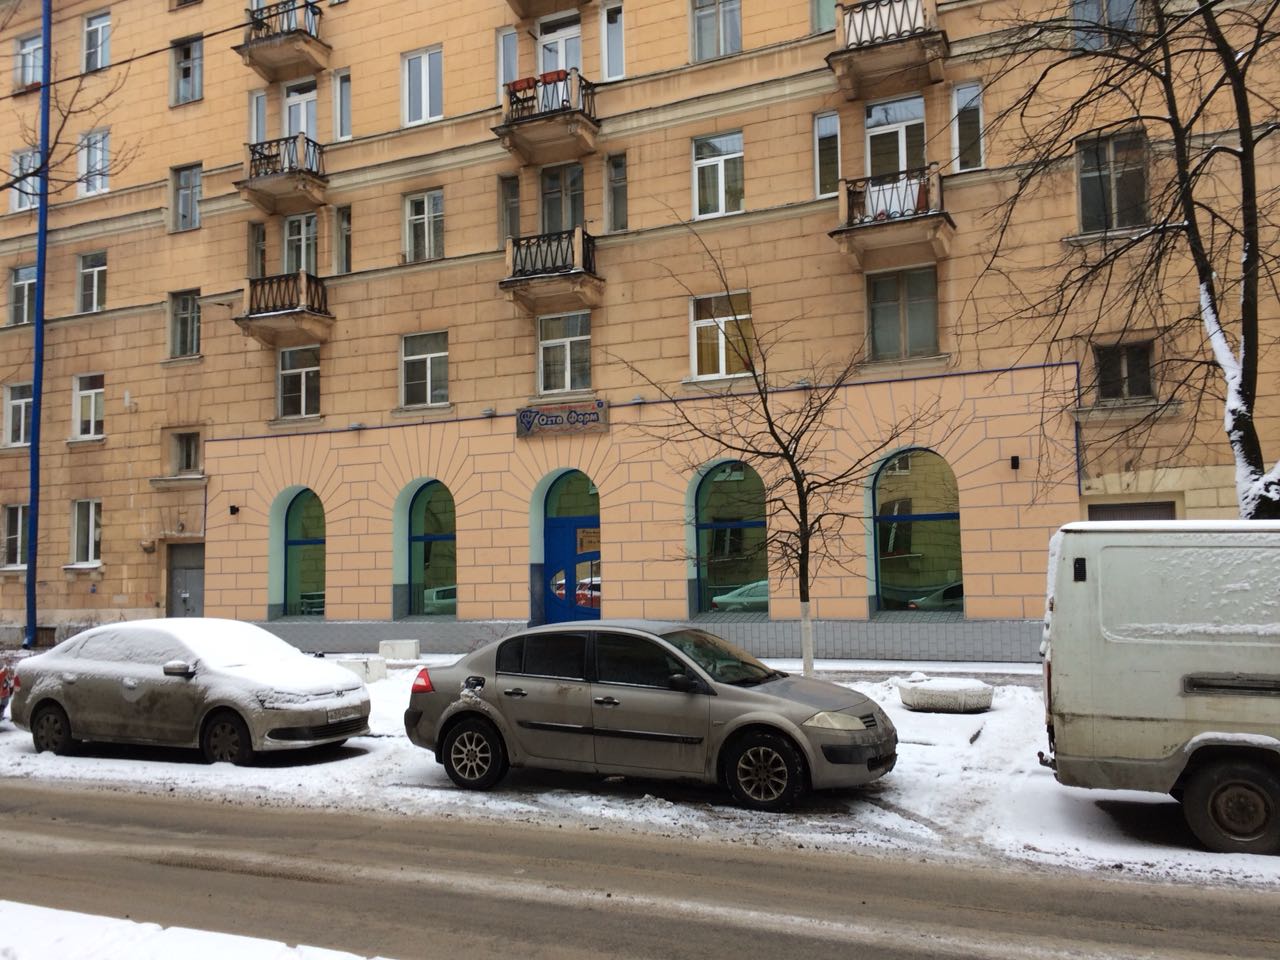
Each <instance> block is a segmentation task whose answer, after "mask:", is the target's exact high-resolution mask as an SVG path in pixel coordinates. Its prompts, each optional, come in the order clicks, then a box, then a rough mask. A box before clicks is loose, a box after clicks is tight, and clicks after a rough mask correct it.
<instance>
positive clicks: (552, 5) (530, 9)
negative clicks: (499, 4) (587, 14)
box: [507, 0, 573, 20]
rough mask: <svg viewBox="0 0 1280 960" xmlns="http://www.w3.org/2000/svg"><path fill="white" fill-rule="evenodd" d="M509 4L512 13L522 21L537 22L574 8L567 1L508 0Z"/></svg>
mask: <svg viewBox="0 0 1280 960" xmlns="http://www.w3.org/2000/svg"><path fill="white" fill-rule="evenodd" d="M507 3H508V4H510V6H511V12H512V13H514V14H515V15H516V16H517V17H519V18H520V19H521V20H536V19H538V18H539V17H545V16H547V15H548V14H551V13H559V12H560V11H561V10H566V9H568V8H569V7H571V6H573V4H572V3H566V2H565V0H507Z"/></svg>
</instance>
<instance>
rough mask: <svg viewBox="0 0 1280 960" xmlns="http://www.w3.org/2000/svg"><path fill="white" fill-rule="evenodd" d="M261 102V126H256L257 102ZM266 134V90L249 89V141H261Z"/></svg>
mask: <svg viewBox="0 0 1280 960" xmlns="http://www.w3.org/2000/svg"><path fill="white" fill-rule="evenodd" d="M259 103H261V104H262V126H261V127H259V126H258V104H259ZM269 139H270V137H268V136H267V91H265V90H250V91H249V142H250V143H263V142H264V141H266V140H269Z"/></svg>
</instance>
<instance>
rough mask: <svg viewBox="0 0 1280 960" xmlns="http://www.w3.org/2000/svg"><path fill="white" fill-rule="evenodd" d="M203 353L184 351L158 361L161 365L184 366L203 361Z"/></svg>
mask: <svg viewBox="0 0 1280 960" xmlns="http://www.w3.org/2000/svg"><path fill="white" fill-rule="evenodd" d="M203 362H204V354H203V353H184V354H182V355H180V356H177V357H165V359H163V360H161V361H160V366H162V367H186V366H190V365H192V364H197V363H203Z"/></svg>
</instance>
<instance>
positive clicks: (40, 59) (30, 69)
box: [17, 34, 44, 89]
mask: <svg viewBox="0 0 1280 960" xmlns="http://www.w3.org/2000/svg"><path fill="white" fill-rule="evenodd" d="M43 70H44V39H43V38H42V37H41V36H40V34H36V35H35V36H32V37H21V38H20V39H19V40H18V78H17V79H18V88H19V89H21V88H23V87H30V86H34V85H35V84H38V83H39V82H40V77H41V74H42V73H43Z"/></svg>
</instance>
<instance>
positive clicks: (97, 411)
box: [71, 373, 107, 440]
mask: <svg viewBox="0 0 1280 960" xmlns="http://www.w3.org/2000/svg"><path fill="white" fill-rule="evenodd" d="M90 377H102V386H100V387H88V388H85V387H83V386H82V385H81V383H82V381H84V380H87V379H88V378H90ZM106 380H107V378H106V375H105V374H102V373H78V374H76V375H75V377H74V378H72V381H71V436H72V439H74V440H100V439H102V438H103V437H105V436H106V435H107V385H106ZM86 400H87V401H89V404H90V408H89V413H90V417H89V424H90V426H89V430H90V432H89V433H83V432H81V426H82V423H81V419H80V410H81V408H82V407H83V406H84V403H85V401H86ZM96 423H101V424H102V427H101V429H100V430H98V431H96V432H94V430H93V425H94V424H96Z"/></svg>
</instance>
